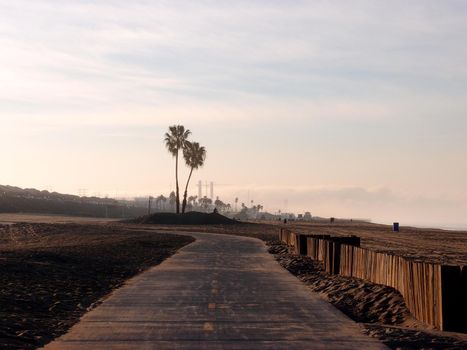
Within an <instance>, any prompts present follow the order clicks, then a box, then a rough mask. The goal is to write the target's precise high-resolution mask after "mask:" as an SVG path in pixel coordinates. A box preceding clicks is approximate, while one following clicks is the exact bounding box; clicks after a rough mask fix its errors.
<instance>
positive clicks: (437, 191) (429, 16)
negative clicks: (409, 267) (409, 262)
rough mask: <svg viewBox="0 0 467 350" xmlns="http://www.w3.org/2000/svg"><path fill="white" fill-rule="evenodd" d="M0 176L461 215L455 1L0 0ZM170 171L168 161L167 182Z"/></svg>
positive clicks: (462, 133)
mask: <svg viewBox="0 0 467 350" xmlns="http://www.w3.org/2000/svg"><path fill="white" fill-rule="evenodd" d="M0 47H1V54H0V67H1V68H0V122H1V124H0V125H1V127H0V149H1V155H2V168H1V171H0V184H8V185H15V186H20V187H35V188H39V189H49V190H55V191H58V192H64V193H78V190H79V189H86V190H87V194H101V195H109V196H112V197H113V196H118V197H123V196H127V197H131V196H137V195H148V194H159V193H164V194H168V193H169V192H170V190H172V189H173V188H174V182H175V180H174V160H173V158H172V157H171V156H170V154H169V153H168V152H167V151H166V149H165V148H164V144H163V135H164V133H165V132H166V130H167V128H168V126H169V125H173V124H183V125H185V127H187V128H189V129H190V130H191V131H192V140H193V141H198V142H200V143H201V144H202V145H204V146H205V147H206V149H207V159H206V163H205V166H204V167H203V168H202V169H200V170H199V171H197V172H196V173H195V174H194V175H193V182H192V185H191V186H190V193H192V194H194V195H196V194H197V189H196V182H197V181H198V180H202V181H203V182H204V181H213V182H214V183H215V195H218V196H220V197H221V199H223V200H224V201H226V202H231V203H232V202H233V199H234V198H235V197H239V201H240V202H244V203H247V204H248V203H250V201H251V200H254V203H255V204H256V203H260V204H263V205H264V207H265V208H266V209H267V210H269V211H271V212H275V211H277V210H279V209H282V210H283V211H284V210H287V211H295V212H304V211H310V212H311V213H312V215H319V216H336V217H348V218H368V219H372V220H373V221H376V222H393V221H400V222H401V223H410V224H420V225H424V224H426V225H462V224H466V225H465V226H467V218H466V217H465V216H466V213H467V162H466V155H467V65H466V62H467V2H465V1H463V0H459V1H456V0H445V1H435V0H423V1H421V0H420V1H418V0H412V1H390V2H388V1H383V0H381V1H378V0H372V1H364V0H356V1H351V2H350V1H332V0H331V1H317V0H316V1H312V0H310V1H300V0H294V1H287V0H282V1H277V0H248V1H243V0H237V1H222V0H221V1H204V0H200V1H182V0H170V1H158V0H153V1H141V0H136V1H120V0H101V1H90V0H73V1H71V0H63V1H51V0H35V1H24V0H15V1H10V0H8V1H6V0H0ZM187 174H188V169H186V168H183V167H182V169H181V183H182V185H184V183H185V181H186V177H187Z"/></svg>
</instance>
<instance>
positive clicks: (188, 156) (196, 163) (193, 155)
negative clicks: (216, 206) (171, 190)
mask: <svg viewBox="0 0 467 350" xmlns="http://www.w3.org/2000/svg"><path fill="white" fill-rule="evenodd" d="M183 158H185V163H186V165H187V166H189V167H190V175H189V176H188V180H187V181H186V186H185V193H184V194H183V204H182V213H184V212H185V208H186V196H187V194H188V184H189V183H190V179H191V174H193V170H194V169H198V168H199V167H202V166H203V164H204V160H205V159H206V149H205V148H204V147H202V146H200V145H199V143H198V142H189V141H188V142H187V144H186V146H185V148H184V149H183Z"/></svg>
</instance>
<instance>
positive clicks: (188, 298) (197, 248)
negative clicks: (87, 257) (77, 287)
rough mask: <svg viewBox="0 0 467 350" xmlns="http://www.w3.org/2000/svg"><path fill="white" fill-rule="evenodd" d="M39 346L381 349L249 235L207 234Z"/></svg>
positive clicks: (74, 347)
mask: <svg viewBox="0 0 467 350" xmlns="http://www.w3.org/2000/svg"><path fill="white" fill-rule="evenodd" d="M190 235H191V236H193V237H195V238H196V241H195V242H194V243H192V244H190V245H188V246H186V247H184V248H183V249H181V250H180V251H179V252H178V253H177V254H175V255H174V256H173V257H171V258H169V259H167V260H166V261H164V262H163V263H162V264H160V265H158V266H155V267H153V268H151V269H149V270H148V271H146V272H144V273H142V274H141V275H139V276H137V277H135V278H133V279H131V280H130V281H128V282H127V283H126V284H125V285H124V286H123V287H122V288H119V289H117V290H116V291H114V292H113V293H112V294H111V295H110V296H109V297H108V298H107V299H106V300H105V301H104V302H103V303H102V304H101V305H99V306H98V307H96V308H95V309H93V310H92V311H90V312H88V313H87V314H86V315H84V316H83V317H82V319H81V320H80V322H79V323H77V324H76V325H75V326H73V327H72V328H71V329H70V331H69V332H68V333H67V334H65V335H63V336H62V337H60V338H58V339H57V340H56V341H54V342H52V343H50V344H49V345H48V346H46V349H50V350H53V349H67V350H74V349H307V350H309V349H386V348H385V347H384V346H383V345H382V344H381V343H379V342H378V341H377V340H374V339H372V338H369V337H367V336H365V335H363V334H362V332H361V330H360V327H359V326H358V325H357V324H356V323H355V322H353V321H352V320H350V319H349V318H347V317H346V316H345V315H344V314H342V313H341V312H340V311H338V310H337V309H335V308H334V307H333V306H332V305H330V304H329V303H327V302H326V301H324V300H323V299H321V298H320V297H319V296H318V295H317V294H314V293H312V292H310V290H309V289H308V287H306V286H305V285H304V284H303V283H302V282H300V281H299V280H298V279H297V278H296V277H294V276H292V275H291V274H290V273H288V272H287V271H286V270H285V269H283V268H282V267H281V266H280V265H279V264H278V263H277V262H276V261H275V260H274V258H273V256H272V255H270V254H269V253H268V252H267V251H266V247H265V245H264V244H263V243H262V242H261V241H259V240H255V239H251V238H247V237H237V236H229V235H221V234H220V235H216V234H207V233H196V234H191V233H190Z"/></svg>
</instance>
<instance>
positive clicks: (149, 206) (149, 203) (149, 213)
mask: <svg viewBox="0 0 467 350" xmlns="http://www.w3.org/2000/svg"><path fill="white" fill-rule="evenodd" d="M152 200H153V198H152V196H149V200H148V215H151V203H152Z"/></svg>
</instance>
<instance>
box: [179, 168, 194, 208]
mask: <svg viewBox="0 0 467 350" xmlns="http://www.w3.org/2000/svg"><path fill="white" fill-rule="evenodd" d="M191 174H193V168H191V170H190V175H189V176H188V180H187V181H186V186H185V194H184V195H183V204H182V214H184V213H185V208H186V196H187V195H188V184H189V183H190V179H191Z"/></svg>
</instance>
